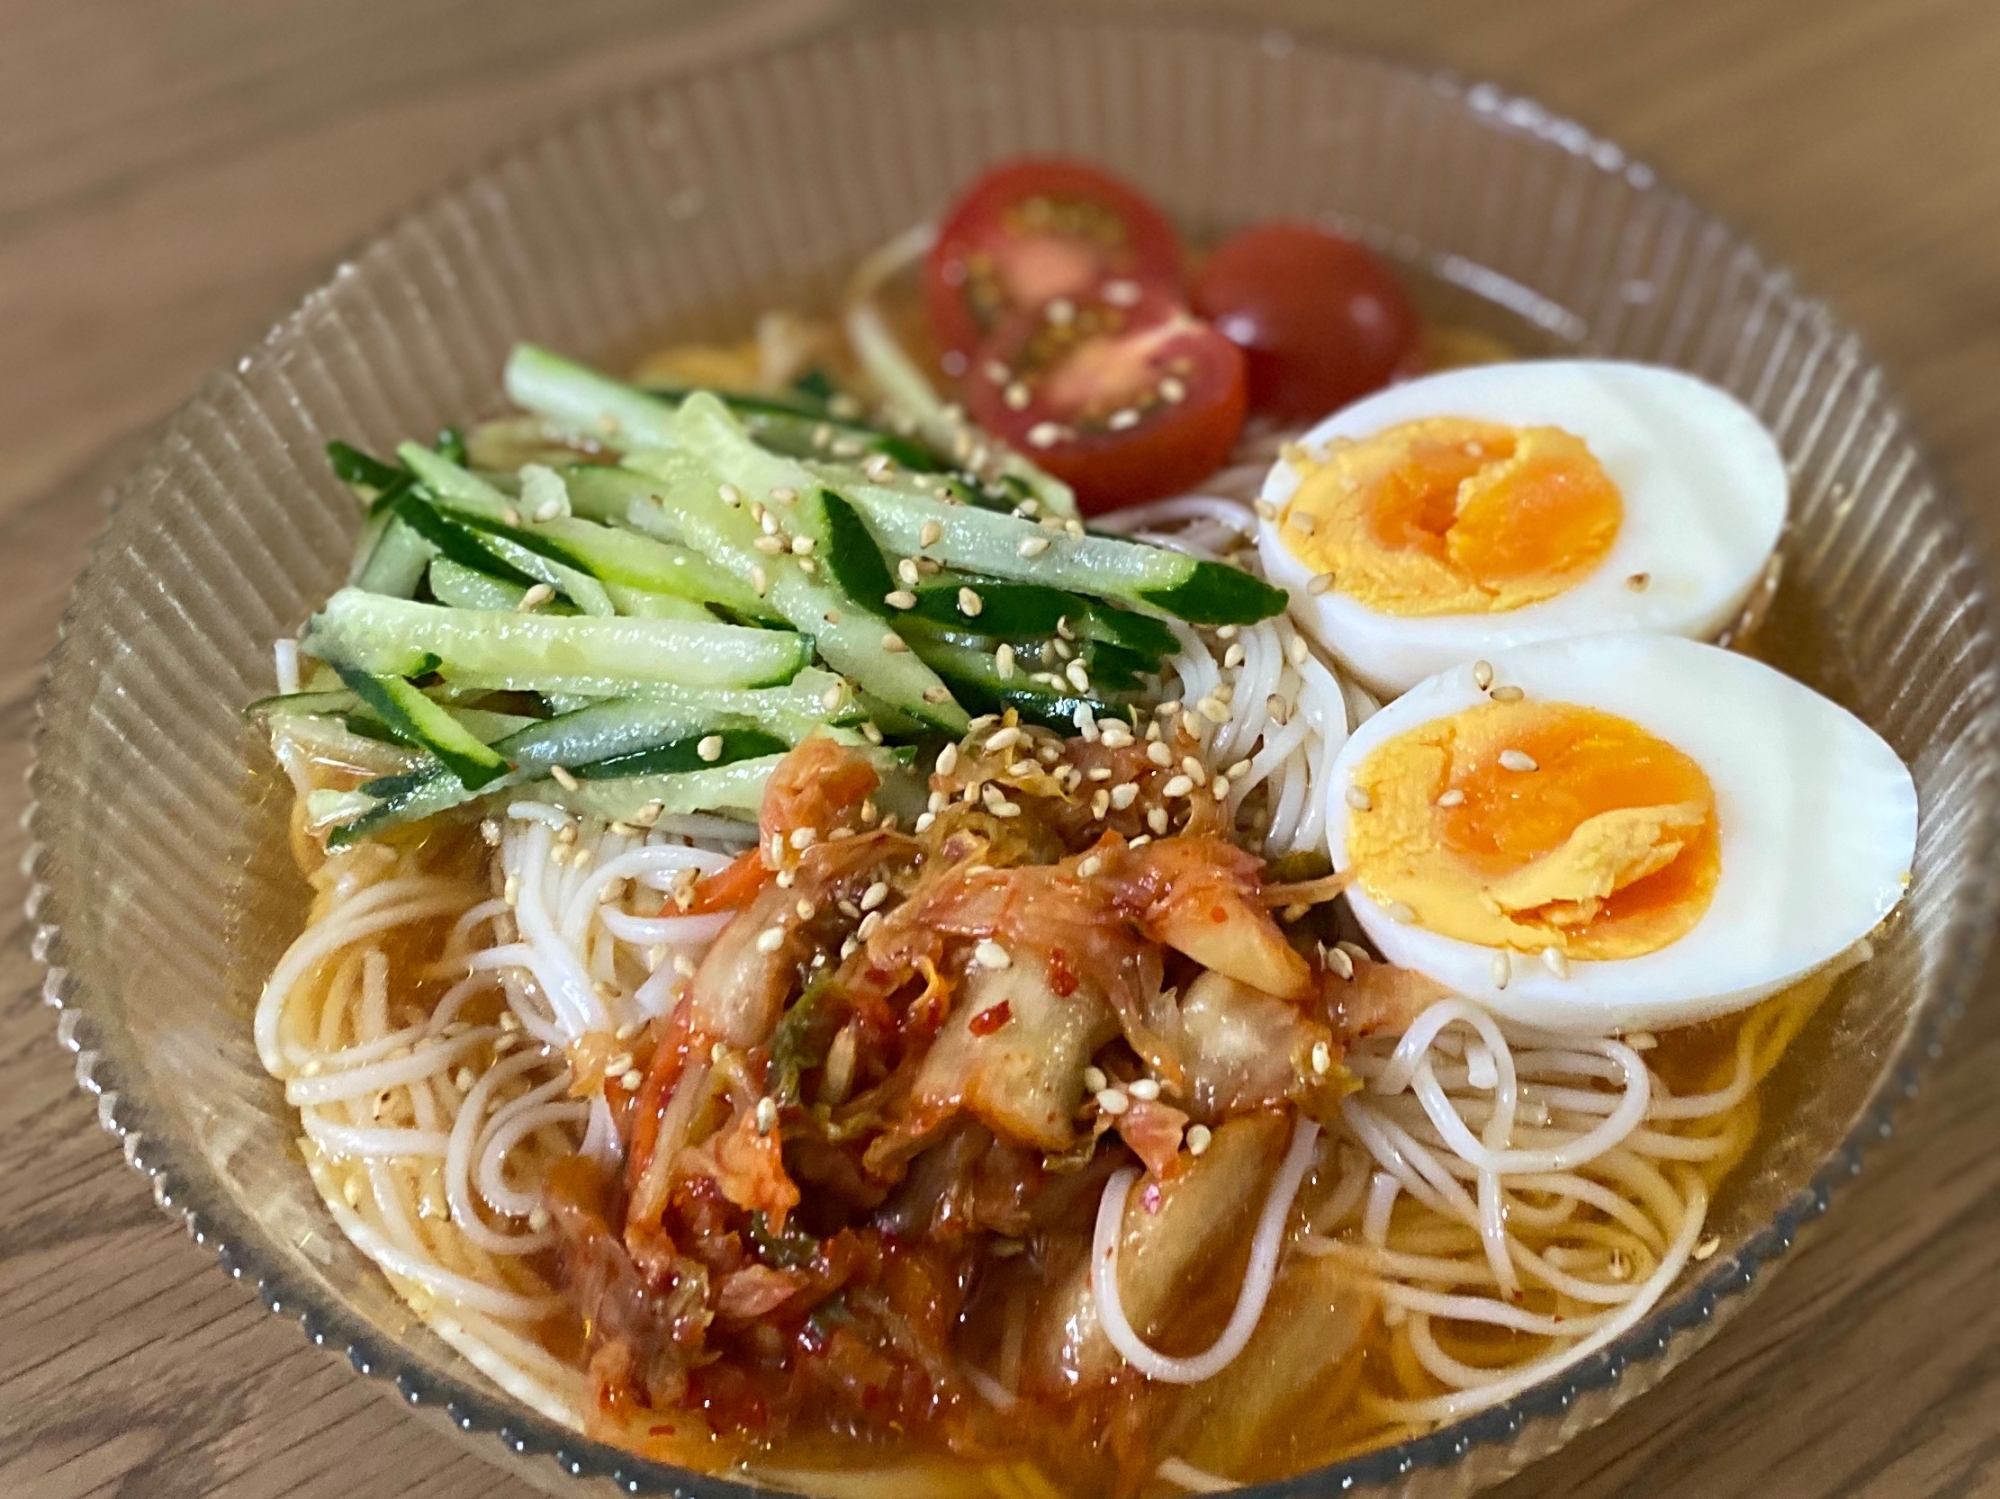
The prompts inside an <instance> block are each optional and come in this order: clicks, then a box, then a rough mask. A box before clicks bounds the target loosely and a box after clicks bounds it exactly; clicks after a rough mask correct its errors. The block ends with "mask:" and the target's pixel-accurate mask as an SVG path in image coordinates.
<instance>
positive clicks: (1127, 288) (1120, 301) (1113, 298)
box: [1098, 277, 1146, 307]
mask: <svg viewBox="0 0 2000 1499" xmlns="http://www.w3.org/2000/svg"><path fill="white" fill-rule="evenodd" d="M1145 294H1146V293H1145V288H1144V287H1142V286H1140V285H1139V283H1138V282H1136V281H1130V280H1127V279H1125V278H1124V277H1120V278H1118V279H1117V280H1115V281H1107V282H1105V283H1104V285H1103V286H1102V287H1100V288H1099V289H1098V295H1100V296H1102V297H1103V298H1104V300H1105V301H1107V302H1109V303H1110V304H1111V305H1112V306H1113V307H1136V306H1138V305H1139V299H1140V298H1141V297H1142V296H1144V295H1145Z"/></svg>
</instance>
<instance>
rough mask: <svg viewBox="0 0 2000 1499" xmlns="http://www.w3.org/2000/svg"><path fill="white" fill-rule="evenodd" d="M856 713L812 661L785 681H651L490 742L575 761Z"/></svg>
mask: <svg viewBox="0 0 2000 1499" xmlns="http://www.w3.org/2000/svg"><path fill="white" fill-rule="evenodd" d="M855 714H856V709H855V706H854V701H853V694H852V693H851V692H850V691H849V690H848V687H847V684H846V683H845V682H843V681H841V680H840V678H838V677H836V676H835V675H834V674H833V673H832V672H828V671H818V670H815V669H812V668H808V669H806V670H805V671H802V672H800V673H799V674H798V675H797V676H796V677H794V678H793V679H792V680H791V681H790V682H789V683H787V684H786V685H785V686H783V687H760V688H754V689H744V690H737V689H727V688H724V689H717V688H707V689H701V690H696V689H691V688H685V687H655V688H651V689H649V690H648V691H646V692H645V693H643V694H635V695H633V696H631V697H623V698H614V699H612V700H611V701H609V702H602V703H593V704H591V705H590V706H589V707H587V708H578V709H577V710H575V711H574V712H571V713H563V714H559V715H557V716H556V717H554V718H550V719H544V720H543V721H542V722H540V723H538V724H533V725H531V726H529V727H528V728H525V729H522V730H521V731H520V732H519V733H516V734H514V735H511V736H510V737H508V738H507V739H504V740H501V741H500V742H499V743H497V744H495V745H494V746H493V748H494V750H495V752H496V753H498V754H500V755H503V756H505V757H506V758H507V759H508V760H510V761H512V762H513V763H514V764H515V765H517V766H519V767H520V768H521V769H523V770H546V769H548V767H550V766H551V765H562V766H567V767H570V768H572V769H575V768H577V767H579V766H583V765H588V764H591V763H593V762H596V761H601V760H609V759H611V758H613V757H615V756H620V755H631V754H636V753H639V752H642V751H646V750H651V749H654V748H656V747H658V746H660V745H664V744H671V743H673V742H674V741H676V740H681V739H686V738H690V737H697V736H699V735H702V734H706V733H711V732H715V731H718V730H730V729H752V728H754V729H756V730H759V731H760V732H763V733H767V734H771V735H774V736H776V737H777V738H779V739H782V740H783V741H784V742H785V743H786V744H796V743H798V742H799V741H800V740H801V739H803V738H805V737H806V735H808V734H810V733H811V732H812V731H813V730H814V729H815V728H817V727H819V725H820V724H822V723H835V724H838V723H842V722H845V721H848V720H851V719H852V718H854V717H855Z"/></svg>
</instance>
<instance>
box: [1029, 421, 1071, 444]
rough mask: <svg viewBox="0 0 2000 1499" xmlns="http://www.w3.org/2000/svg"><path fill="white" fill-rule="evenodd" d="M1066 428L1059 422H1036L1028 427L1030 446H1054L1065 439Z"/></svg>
mask: <svg viewBox="0 0 2000 1499" xmlns="http://www.w3.org/2000/svg"><path fill="white" fill-rule="evenodd" d="M1063 432H1064V429H1063V427H1062V424H1061V423H1059V422H1036V423H1035V425H1034V426H1032V427H1030V428H1029V429H1028V446H1029V447H1031V448H1052V447H1054V446H1055V445H1056V444H1057V443H1059V442H1061V441H1062V440H1063Z"/></svg>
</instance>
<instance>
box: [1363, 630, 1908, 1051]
mask: <svg viewBox="0 0 2000 1499" xmlns="http://www.w3.org/2000/svg"><path fill="white" fill-rule="evenodd" d="M1327 823H1328V842H1329V850H1330V852H1331V854H1332V856H1333V862H1334V866H1335V868H1337V869H1341V870H1347V871H1351V872H1352V883H1351V884H1350V886H1349V887H1348V892H1347V899H1348V902H1349V905H1350V907H1351V908H1352V910H1353V912H1354V914H1355V915H1356V917H1357V918H1358V919H1359V920H1360V922H1361V925H1362V927H1363V928H1364V929H1365V930H1366V932H1367V934H1368V936H1369V938H1370V939H1371V940H1372V941H1373V942H1374V943H1375V944H1376V946H1377V947H1378V948H1379V949H1380V951H1381V952H1382V954H1383V956H1384V957H1386V958H1387V959H1388V960H1389V961H1390V962H1392V963H1395V964H1398V965H1400V966H1402V967H1406V968H1412V969H1415V970H1417V971H1418V972H1421V973H1423V974H1426V975H1428V976H1429V977H1430V978H1432V979H1435V980H1437V981H1438V982H1439V983H1441V984H1443V985H1445V986H1446V987H1447V988H1450V989H1452V990H1454V991H1456V992H1458V993H1460V994H1464V995H1466V996H1469V997H1471V998H1473V999H1476V1000H1478V1001H1480V1002H1481V1003H1483V1004H1485V1005H1487V1006H1488V1007H1490V1008H1491V1009H1493V1010H1495V1011H1497V1012H1498V1013H1500V1014H1502V1015H1506V1016H1509V1017H1511V1018H1513V1019H1516V1020H1519V1021H1521V1022H1523V1023H1526V1024H1531V1025H1542V1026H1550V1027H1556V1028H1561V1029H1565V1030H1584V1031H1589V1032H1591V1033H1606V1032H1612V1031H1622V1030H1630V1029H1635V1028H1643V1029H1650V1028H1653V1027H1660V1026H1670V1025H1679V1024H1684V1023H1686V1022H1690V1021H1695V1020H1701V1019H1705V1018H1707V1017H1709V1016H1713V1015H1718V1014H1723V1013H1726V1012H1728V1011H1731V1010H1735V1009H1740V1008H1742V1007H1743V1006H1745V1005H1748V1004H1751V1003H1753V1002H1755V1001H1756V1000H1758V999H1761V998H1763V997H1764V996H1766V995H1768V994H1772V993H1775V992H1776V991H1778V990H1779V989H1782V988H1785V987H1786V986H1787V985H1790V984H1792V983H1795V982H1797V981H1798V980H1800V979H1802V978H1804V977H1806V976H1807V975H1809V974H1811V973H1812V972H1813V971H1814V970H1816V969H1818V968H1820V967H1822V966H1824V965H1826V964H1827V963H1829V962H1831V961H1833V960H1834V959H1835V958H1838V957H1839V956H1841V955H1842V954H1843V953H1844V952H1846V951H1847V950H1848V949H1850V948H1851V947H1852V946H1853V945H1854V944H1855V943H1856V942H1858V941H1859V940H1860V939H1862V938H1864V937H1866V936H1868V935H1869V933H1871V932H1872V931H1873V930H1874V929H1875V928H1876V927H1877V926H1878V925H1879V924H1880V923H1881V922H1882V920H1883V918H1884V917H1886V916H1887V915H1888V914H1889V912H1890V911H1891V910H1892V909H1893V908H1894V907H1895V905H1896V903H1897V902H1898V901H1899V900H1900V899H1901V898H1902V895H1903V892H1904V889H1905V888H1906V887H1907V885H1908V883H1909V872H1910V864H1911V859H1912V856H1913V852H1914V849H1915V846H1916V830H1917V794H1916V786H1915V783H1914V782H1913V781H1912V779H1911V777H1910V773H1909V771H1908V770H1907V769H1906V768H1905V767H1904V765H1903V762H1902V761H1901V760H1900V759H1899V758H1898V757H1897V755H1896V752H1895V751H1894V750H1892V749H1891V748H1890V747H1889V746H1888V745H1887V744H1886V743H1884V742H1883V741H1882V739H1881V738H1880V737H1878V736H1877V735H1876V734H1875V733H1874V731H1873V730H1871V729H1870V728H1868V726H1867V725H1865V724H1863V723H1862V722H1861V721H1860V720H1859V719H1858V718H1856V717H1855V716H1854V715H1853V714H1851V713H1849V712H1848V711H1847V710H1846V709H1844V708H1841V707H1839V706H1838V705H1836V704H1834V703H1833V702H1830V701H1829V700H1828V699H1826V698H1824V697H1821V696H1820V695H1819V694H1818V693H1816V692H1814V691H1812V689H1810V688H1808V687H1806V686H1804V685H1803V684H1802V683H1799V682H1797V681H1794V680H1793V679H1792V678H1790V677H1787V676H1785V675H1784V674H1783V673H1781V672H1778V671H1775V670H1773V669H1772V668H1771V667H1768V666H1766V665H1764V664H1763V663H1761V662H1759V661H1755V660H1752V659H1751V658H1750V657H1747V656H1743V655H1738V654H1736V653H1734V652H1731V651H1726V650H1723V649H1721V648H1719V647H1716V646H1711V645H1703V644H1700V643H1697V642H1694V641H1688V640H1681V639H1677V638H1675V637H1673V636H1669V635H1598V636H1589V637H1579V638H1576V639H1570V640H1558V641H1548V642H1544V643H1541V644H1537V645H1530V646H1521V647H1518V648H1516V649H1514V650H1510V651H1503V652H1496V653H1495V654H1494V655H1493V656H1492V657H1490V658H1488V659H1485V660H1481V661H1477V662H1471V663H1468V664H1466V665H1463V666H1458V667H1454V668H1453V669H1451V670H1450V671H1446V672H1443V673H1440V674H1439V675H1437V676H1434V677H1431V678H1430V679H1428V680H1427V681H1424V682H1422V683H1420V684H1418V685H1417V686H1416V687H1414V688H1412V689H1411V690H1410V691H1409V692H1407V693H1405V694H1404V695H1403V696H1402V697H1400V698H1398V699H1397V700H1396V701H1394V702H1393V703H1390V704H1389V705H1388V706H1387V707H1385V708H1384V709H1383V710H1382V711H1381V712H1380V713H1377V714H1376V715H1375V716H1374V717H1372V718H1370V719H1368V720H1367V721H1366V722H1365V723H1363V724H1362V725H1361V726H1360V727H1359V728H1358V729H1356V730H1355V732H1354V734H1353V736H1352V737H1351V738H1350V739H1349V740H1348V741H1347V743H1346V745H1345V746H1344V747H1343V748H1342V749H1341V751H1340V753H1339V755H1338V756H1337V757H1336V759H1335V761H1334V766H1333V775H1332V777H1331V787H1330V791H1329V801H1328V804H1327Z"/></svg>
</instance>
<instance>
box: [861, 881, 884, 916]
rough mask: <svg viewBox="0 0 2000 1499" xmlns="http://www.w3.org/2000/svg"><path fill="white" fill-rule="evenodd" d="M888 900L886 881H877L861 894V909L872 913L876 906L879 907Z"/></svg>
mask: <svg viewBox="0 0 2000 1499" xmlns="http://www.w3.org/2000/svg"><path fill="white" fill-rule="evenodd" d="M888 898H889V882H888V881H887V880H877V881H876V882H875V883H874V884H872V885H870V886H869V887H868V888H867V889H866V890H864V891H862V892H861V909H862V910H864V911H872V910H874V909H875V908H876V907H877V906H879V905H881V904H882V902H883V901H885V900H887V899H888Z"/></svg>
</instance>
